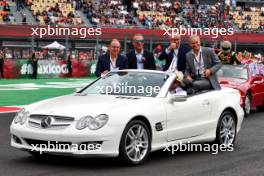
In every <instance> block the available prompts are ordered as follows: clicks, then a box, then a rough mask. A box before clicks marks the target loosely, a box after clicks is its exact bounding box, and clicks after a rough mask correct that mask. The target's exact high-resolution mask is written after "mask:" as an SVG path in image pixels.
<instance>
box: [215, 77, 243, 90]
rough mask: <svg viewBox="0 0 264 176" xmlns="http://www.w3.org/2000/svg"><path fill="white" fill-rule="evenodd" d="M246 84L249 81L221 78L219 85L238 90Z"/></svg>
mask: <svg viewBox="0 0 264 176" xmlns="http://www.w3.org/2000/svg"><path fill="white" fill-rule="evenodd" d="M246 82H247V80H245V79H239V78H223V77H220V78H219V83H220V85H221V86H222V87H231V88H238V87H240V86H241V85H243V84H245V83H246Z"/></svg>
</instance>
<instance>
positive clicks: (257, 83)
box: [252, 75, 264, 106]
mask: <svg viewBox="0 0 264 176" xmlns="http://www.w3.org/2000/svg"><path fill="white" fill-rule="evenodd" d="M252 87H253V89H254V90H253V92H254V93H255V95H254V100H255V102H254V104H255V105H256V106H259V105H262V103H263V101H264V79H263V77H262V76H261V75H256V76H254V81H253V84H252Z"/></svg>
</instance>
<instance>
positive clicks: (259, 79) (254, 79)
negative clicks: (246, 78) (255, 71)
mask: <svg viewBox="0 0 264 176" xmlns="http://www.w3.org/2000/svg"><path fill="white" fill-rule="evenodd" d="M261 79H262V78H261V77H254V78H253V79H252V80H251V84H257V83H258V82H259V81H261Z"/></svg>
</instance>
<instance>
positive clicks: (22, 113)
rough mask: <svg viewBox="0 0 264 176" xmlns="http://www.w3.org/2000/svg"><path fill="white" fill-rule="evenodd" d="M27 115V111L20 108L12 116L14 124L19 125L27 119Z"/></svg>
mask: <svg viewBox="0 0 264 176" xmlns="http://www.w3.org/2000/svg"><path fill="white" fill-rule="evenodd" d="M28 117H29V112H28V111H26V110H25V109H22V110H20V111H19V112H18V113H17V114H16V116H15V118H14V123H15V124H17V123H20V125H23V124H24V123H25V122H26V121H27V118H28Z"/></svg>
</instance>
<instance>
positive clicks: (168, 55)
mask: <svg viewBox="0 0 264 176" xmlns="http://www.w3.org/2000/svg"><path fill="white" fill-rule="evenodd" d="M169 40H170V45H169V47H168V48H166V49H165V50H164V51H162V52H161V54H159V56H158V59H159V60H166V63H165V67H164V71H170V72H174V71H176V70H178V71H181V72H184V71H185V67H186V65H185V64H186V58H185V55H186V53H187V52H189V51H190V48H189V47H188V46H187V45H184V44H181V36H180V35H173V36H170V37H169Z"/></svg>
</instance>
